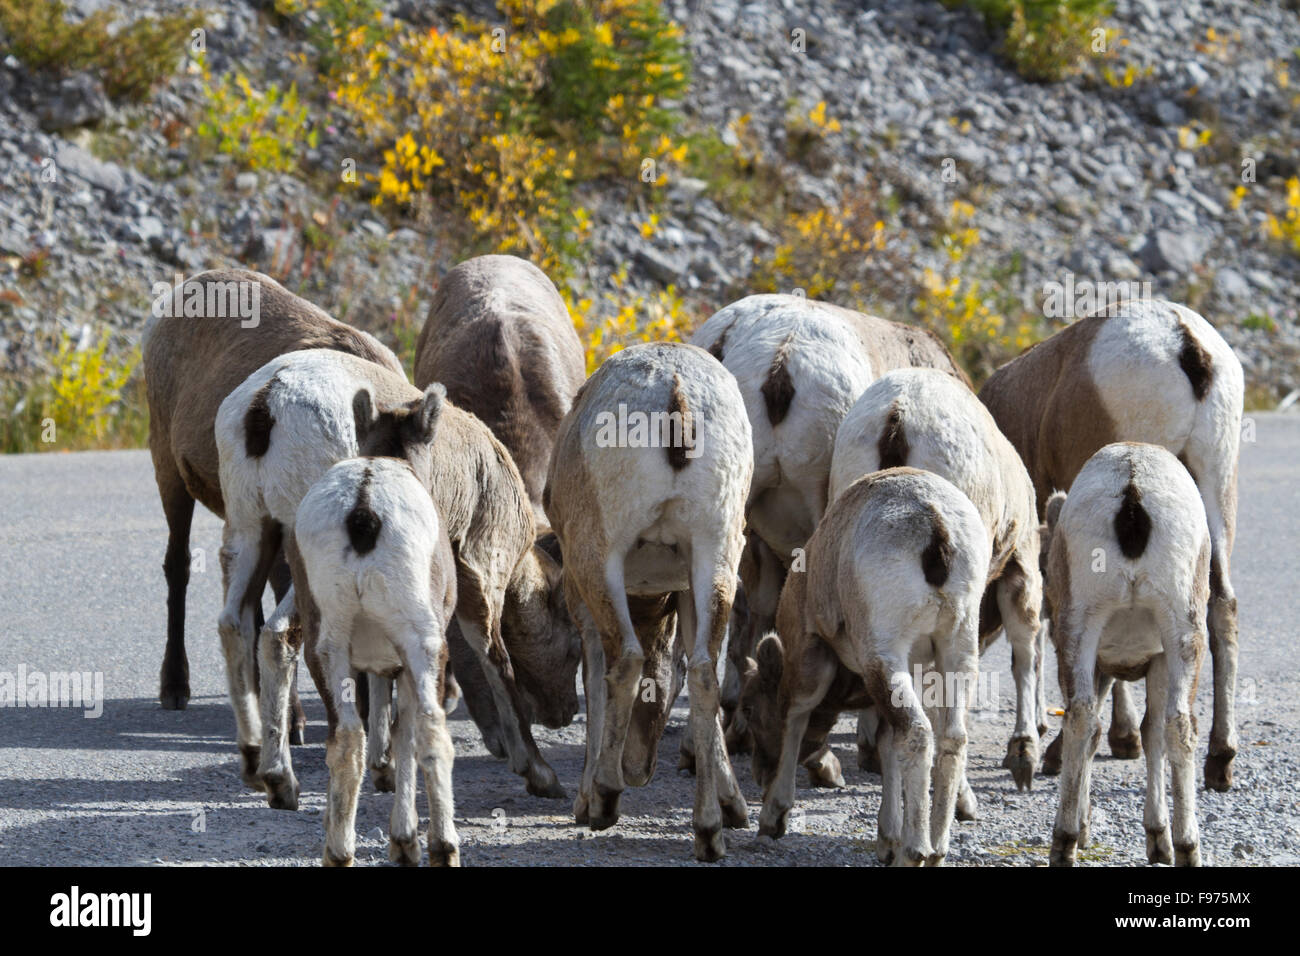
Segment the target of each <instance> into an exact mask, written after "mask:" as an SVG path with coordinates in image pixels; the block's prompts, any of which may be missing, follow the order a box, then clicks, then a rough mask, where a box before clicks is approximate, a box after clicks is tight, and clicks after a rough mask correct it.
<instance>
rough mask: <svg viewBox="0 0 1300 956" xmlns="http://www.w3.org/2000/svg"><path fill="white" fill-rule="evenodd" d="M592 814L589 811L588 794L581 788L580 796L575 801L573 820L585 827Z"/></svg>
mask: <svg viewBox="0 0 1300 956" xmlns="http://www.w3.org/2000/svg"><path fill="white" fill-rule="evenodd" d="M590 819H591V815H590V814H589V813H588V812H587V795H586V794H585V793H583V792H582V791H581V790H579V791H578V798H577V799H576V800H574V801H573V822H574V823H575V824H576V825H577V826H580V827H585V826H586V825H587V823H588V821H589V820H590Z"/></svg>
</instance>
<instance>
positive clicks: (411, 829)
mask: <svg viewBox="0 0 1300 956" xmlns="http://www.w3.org/2000/svg"><path fill="white" fill-rule="evenodd" d="M439 407H441V405H440V403H439ZM436 424H437V421H436V413H435V415H434V417H433V418H432V419H431V420H430V421H429V422H428V425H429V427H435V426H436ZM287 550H288V551H289V553H290V555H291V557H290V562H291V565H292V567H293V579H294V586H295V589H296V591H297V594H298V601H299V604H300V605H301V606H302V607H303V610H304V615H303V630H304V639H305V642H306V648H307V651H308V653H309V654H310V655H311V656H312V657H313V658H315V659H316V660H317V661H318V662H319V668H320V674H321V676H322V677H323V678H324V683H322V684H320V685H319V688H318V689H319V690H320V693H321V697H322V698H325V699H327V700H329V701H330V702H331V703H332V705H333V709H334V711H335V713H336V714H337V723H334V724H332V725H331V726H330V734H329V739H328V740H327V741H326V744H325V763H326V764H327V766H328V767H329V791H328V796H327V799H326V804H325V815H324V817H325V850H324V853H323V861H324V863H325V865H326V866H351V865H352V860H353V856H354V854H355V852H356V813H357V796H358V794H359V792H360V790H361V776H362V773H363V772H364V766H363V765H364V762H365V753H366V733H365V729H364V727H363V725H362V719H361V715H360V714H359V713H358V712H357V705H356V694H355V693H354V692H352V691H354V690H355V688H354V687H351V686H350V684H351V682H352V680H353V677H352V675H353V673H354V672H356V671H360V672H363V673H366V674H376V675H379V676H382V677H384V678H387V679H390V680H392V679H395V680H396V682H397V720H396V722H395V723H394V724H393V726H392V734H393V763H394V765H395V769H396V777H397V786H396V791H395V792H394V794H393V812H392V817H391V821H390V825H389V838H388V855H389V857H390V858H391V859H392V860H393V861H394V862H395V863H403V864H407V865H411V866H413V865H415V864H417V863H418V862H419V859H420V847H419V835H418V833H417V829H418V827H419V818H418V816H417V815H416V810H415V791H416V789H417V779H416V776H417V772H416V765H417V763H418V765H419V767H420V769H422V770H423V771H424V779H425V784H426V786H427V788H428V792H429V835H428V848H429V862H430V863H432V864H433V865H435V866H459V865H460V850H459V848H458V844H459V841H458V839H457V836H456V826H455V823H454V822H453V819H452V817H453V815H454V814H453V809H452V781H451V772H452V761H453V759H454V757H455V751H454V750H453V748H452V742H451V734H449V733H448V732H447V723H446V716H445V714H444V713H443V709H442V690H443V688H442V686H441V684H442V680H443V674H444V668H445V664H446V659H447V644H446V639H445V638H446V632H447V622H448V620H449V619H450V618H451V615H452V611H453V609H454V608H455V606H456V565H455V559H454V558H453V557H452V552H451V542H450V540H448V538H447V531H446V528H445V527H444V525H443V523H442V522H441V521H440V520H439V516H438V513H437V511H436V509H435V508H434V504H433V501H432V499H431V498H430V497H429V491H428V488H427V486H426V485H425V483H424V481H423V480H421V479H420V478H419V477H417V476H416V474H415V472H414V471H412V469H411V467H410V466H409V465H408V464H407V463H406V462H404V461H400V460H397V459H394V458H353V459H349V460H347V461H342V462H339V463H338V464H336V465H334V466H333V467H332V468H330V469H329V471H327V472H326V473H325V476H324V477H323V478H321V480H320V481H318V482H317V483H316V484H314V485H313V486H312V487H311V489H310V490H309V491H308V492H307V494H306V495H305V496H304V497H303V499H302V503H301V504H300V505H299V507H298V512H297V521H296V534H295V537H294V540H293V542H292V543H291V544H290V545H289V547H288V549H287Z"/></svg>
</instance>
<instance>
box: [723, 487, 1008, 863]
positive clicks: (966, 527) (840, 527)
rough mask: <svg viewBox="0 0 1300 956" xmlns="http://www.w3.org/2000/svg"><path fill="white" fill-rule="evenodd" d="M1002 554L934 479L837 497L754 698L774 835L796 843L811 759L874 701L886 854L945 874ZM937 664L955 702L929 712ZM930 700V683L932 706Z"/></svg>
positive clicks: (764, 649)
mask: <svg viewBox="0 0 1300 956" xmlns="http://www.w3.org/2000/svg"><path fill="white" fill-rule="evenodd" d="M990 556H991V546H990V543H989V533H988V530H987V529H986V528H985V526H984V523H983V520H982V519H981V518H980V515H979V512H978V511H976V510H975V506H974V505H973V504H971V502H970V499H968V498H967V497H966V496H965V495H963V494H962V493H961V492H960V491H958V490H957V489H956V488H955V487H953V485H952V484H950V483H949V482H948V481H947V480H946V479H944V478H941V477H939V476H938V475H935V474H932V473H930V472H925V471H918V470H917V469H914V468H889V469H887V470H885V471H877V472H874V473H872V474H869V475H867V476H866V477H864V478H861V479H859V480H858V481H856V482H854V483H853V484H852V485H850V486H849V487H848V488H847V489H845V490H844V491H843V492H842V493H841V494H840V496H839V497H838V498H837V499H835V501H834V502H833V503H832V504H831V506H830V507H829V509H827V511H826V514H825V516H824V517H823V518H822V520H821V523H820V524H819V525H818V526H817V530H816V531H815V532H814V533H813V535H812V537H811V538H810V539H809V540H808V544H807V562H808V563H807V570H806V571H803V572H798V571H792V572H791V574H790V575H789V577H787V578H786V583H785V587H784V588H783V589H782V592H781V602H780V605H779V608H778V611H777V631H778V633H779V637H778V636H777V635H768V636H766V637H764V638H763V640H762V641H761V642H760V644H759V647H758V661H759V662H758V664H757V665H756V666H755V668H751V671H754V670H755V669H757V671H758V672H757V673H751V674H750V675H749V676H750V680H749V681H748V682H747V684H746V687H745V689H744V692H743V704H742V706H744V707H745V708H746V710H747V714H748V717H749V720H750V728H751V731H752V736H753V743H754V760H753V767H754V773H755V776H756V778H757V779H758V782H759V783H760V784H761V785H762V786H763V788H764V795H763V809H762V812H761V813H760V814H759V818H758V824H759V834H760V836H765V837H772V838H777V837H780V836H781V835H783V834H784V833H785V829H786V821H787V816H788V814H789V811H790V809H791V807H792V806H793V805H794V782H795V780H794V778H795V768H796V764H797V763H798V761H799V758H800V757H801V756H804V755H806V754H807V753H808V752H809V750H810V748H811V749H815V748H817V747H819V746H821V745H822V744H824V742H825V738H826V735H827V734H828V733H829V731H830V728H831V726H832V725H833V724H834V723H835V717H836V715H837V714H838V713H839V712H840V711H841V710H843V709H845V708H849V707H852V708H859V707H862V706H864V705H865V704H866V703H868V702H870V703H874V705H875V706H876V707H877V709H878V710H879V712H880V713H881V716H882V718H883V719H882V721H881V725H880V729H879V734H878V740H877V745H878V749H879V753H880V761H881V772H882V777H883V790H882V794H881V808H880V817H879V823H878V831H879V838H878V840H877V844H876V855H877V857H879V859H880V860H881V862H883V863H886V864H888V863H891V862H892V863H894V864H895V865H899V866H918V865H921V864H929V865H939V864H941V863H942V862H943V859H944V857H945V856H946V855H947V852H948V841H949V829H950V827H951V825H952V817H953V810H954V808H955V806H956V802H957V792H958V789H959V788H960V785H961V782H962V780H963V779H964V778H965V766H966V740H967V735H966V711H967V706H968V703H969V699H970V695H971V694H972V693H973V692H974V687H975V681H976V679H977V676H978V669H979V633H978V630H979V608H980V596H981V594H983V592H984V588H985V582H986V580H987V578H988V571H989V559H990ZM927 665H932V667H933V669H934V670H935V671H937V673H938V674H940V675H942V677H943V680H942V682H941V683H942V694H941V697H940V699H939V700H938V701H935V700H933V699H928V700H925V702H924V706H923V699H922V697H923V689H922V688H921V687H914V686H913V677H912V672H913V668H914V667H917V666H922V667H923V666H927ZM930 690H931V688H930V687H929V682H928V681H927V687H926V688H925V693H924V696H925V697H926V698H930V697H931V696H932V695H931V693H930ZM927 710H928V712H929V714H928V716H927ZM932 727H933V730H932V729H931V728H932ZM932 765H933V767H934V778H935V779H934V797H933V802H931V798H930V777H931V766H932Z"/></svg>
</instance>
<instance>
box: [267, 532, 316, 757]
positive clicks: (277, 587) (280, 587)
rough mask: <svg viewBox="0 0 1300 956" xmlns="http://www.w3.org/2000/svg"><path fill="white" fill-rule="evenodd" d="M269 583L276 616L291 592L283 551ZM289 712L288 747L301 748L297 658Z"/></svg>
mask: <svg viewBox="0 0 1300 956" xmlns="http://www.w3.org/2000/svg"><path fill="white" fill-rule="evenodd" d="M270 581H271V593H273V594H274V595H275V603H276V614H278V613H279V609H280V606H281V605H283V604H284V599H285V598H286V597H287V596H289V594H290V592H292V590H293V579H292V577H291V576H290V574H289V562H288V560H287V559H286V558H285V555H284V552H283V551H281V552H280V553H279V554H277V555H276V558H275V563H274V564H272V565H271V574H270ZM275 617H276V615H275V614H273V615H272V620H274V619H275ZM267 623H270V622H267ZM289 626H292V624H291V623H286V627H289ZM289 712H290V713H291V714H292V715H293V720H292V721H291V723H290V725H289V745H290V746H292V747H301V746H302V745H303V744H304V743H306V742H307V713H306V711H304V710H303V709H302V701H301V700H300V699H299V697H298V658H297V657H296V656H295V657H294V659H293V673H292V674H291V675H290V678H289Z"/></svg>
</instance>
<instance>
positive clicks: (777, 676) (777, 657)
mask: <svg viewBox="0 0 1300 956" xmlns="http://www.w3.org/2000/svg"><path fill="white" fill-rule="evenodd" d="M755 653H756V654H757V655H758V676H759V679H760V680H761V681H762V682H763V683H764V684H769V685H770V684H776V683H777V682H779V681H780V680H781V672H782V671H784V670H785V650H784V648H782V647H781V639H780V638H779V637H777V636H776V635H775V634H769V635H767V636H766V637H765V638H763V639H762V640H761V641H759V642H758V649H757V650H756V651H755Z"/></svg>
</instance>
